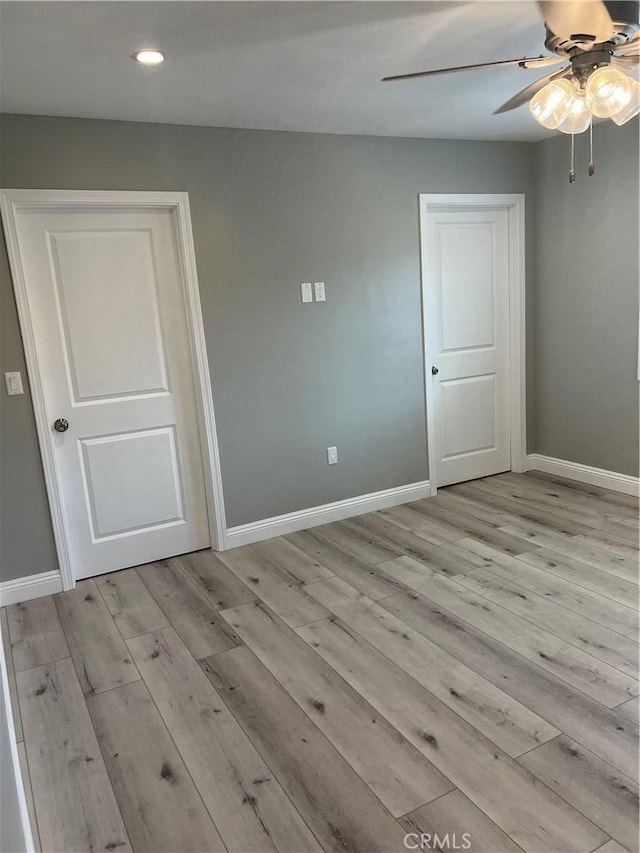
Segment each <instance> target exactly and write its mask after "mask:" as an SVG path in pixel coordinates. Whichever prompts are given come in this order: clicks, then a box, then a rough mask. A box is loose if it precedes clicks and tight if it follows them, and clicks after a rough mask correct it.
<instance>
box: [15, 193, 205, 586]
mask: <svg viewBox="0 0 640 853" xmlns="http://www.w3.org/2000/svg"><path fill="white" fill-rule="evenodd" d="M16 233H17V241H18V250H19V254H20V258H21V265H22V269H23V271H24V280H25V289H26V294H27V300H28V303H29V316H30V321H31V324H32V329H33V338H34V341H35V348H36V357H37V363H38V370H39V374H40V381H41V385H42V391H43V396H44V405H45V409H46V416H47V418H48V423H49V428H50V435H49V439H50V442H51V443H52V445H53V459H54V465H55V469H56V474H57V477H56V479H57V481H58V488H59V491H60V498H61V505H62V511H63V521H64V528H65V533H66V540H67V544H68V549H69V558H70V562H71V565H72V567H73V573H74V575H75V577H76V578H83V577H88V576H91V575H96V574H100V573H102V572H108V571H113V570H115V569H119V568H124V567H126V566H132V565H138V564H140V563H145V562H150V561H152V560H157V559H160V558H163V557H168V556H171V555H175V554H179V553H184V552H187V551H194V550H197V549H199V548H206V547H207V546H208V545H209V524H208V516H207V505H206V497H205V485H204V477H203V467H202V466H203V463H202V455H201V449H200V437H199V433H198V416H197V399H196V391H195V382H194V370H193V365H192V360H191V354H190V345H189V335H188V325H187V315H186V309H185V297H184V290H183V283H182V278H181V275H182V272H181V269H182V268H181V265H180V263H179V254H178V252H179V249H178V243H177V239H176V229H175V222H174V213H173V211H172V210H171V209H152V208H149V209H146V208H139V207H134V206H131V207H130V208H127V206H126V204H123V206H122V207H118V208H108V207H104V208H100V207H99V205H96V206H95V207H91V208H88V209H82V208H81V207H80V206H78V207H76V208H72V207H71V208H70V207H67V208H64V207H59V208H58V209H56V206H55V204H52V205H51V207H50V208H45V209H42V208H34V209H33V210H29V209H28V208H27V209H20V210H19V211H18V214H17V216H16ZM58 419H64V420H65V421H66V422H67V423H68V428H67V429H66V431H64V432H57V431H56V429H55V426H54V424H55V422H56V421H57V420H58ZM58 426H59V427H64V424H60V423H58Z"/></svg>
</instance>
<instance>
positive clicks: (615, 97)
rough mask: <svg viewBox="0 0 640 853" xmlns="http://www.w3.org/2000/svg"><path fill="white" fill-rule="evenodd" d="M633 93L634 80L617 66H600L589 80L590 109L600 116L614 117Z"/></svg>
mask: <svg viewBox="0 0 640 853" xmlns="http://www.w3.org/2000/svg"><path fill="white" fill-rule="evenodd" d="M632 95H633V80H632V79H631V78H630V77H627V75H626V74H623V73H622V71H619V70H618V69H617V68H609V67H606V68H598V70H597V71H594V72H593V74H592V75H591V76H590V77H589V79H588V80H587V85H586V96H587V104H588V106H589V109H590V110H591V112H592V113H593V114H594V116H598V118H613V116H614V115H615V114H616V113H619V112H620V111H621V110H623V109H624V108H625V107H626V106H627V104H628V103H629V101H630V100H631V98H632Z"/></svg>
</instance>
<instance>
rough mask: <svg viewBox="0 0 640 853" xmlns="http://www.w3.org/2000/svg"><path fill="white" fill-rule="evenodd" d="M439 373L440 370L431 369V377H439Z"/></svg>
mask: <svg viewBox="0 0 640 853" xmlns="http://www.w3.org/2000/svg"><path fill="white" fill-rule="evenodd" d="M438 373H440V371H439V370H438V368H437V367H432V368H431V375H432V376H437V375H438Z"/></svg>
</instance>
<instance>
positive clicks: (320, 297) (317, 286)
mask: <svg viewBox="0 0 640 853" xmlns="http://www.w3.org/2000/svg"><path fill="white" fill-rule="evenodd" d="M313 290H314V293H315V295H316V302H325V301H326V299H325V295H324V281H316V282H314V284H313Z"/></svg>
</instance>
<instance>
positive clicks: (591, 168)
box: [589, 121, 596, 176]
mask: <svg viewBox="0 0 640 853" xmlns="http://www.w3.org/2000/svg"><path fill="white" fill-rule="evenodd" d="M595 173H596V164H595V163H594V162H593V121H592V122H590V124H589V175H590V176H593V175H595Z"/></svg>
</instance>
